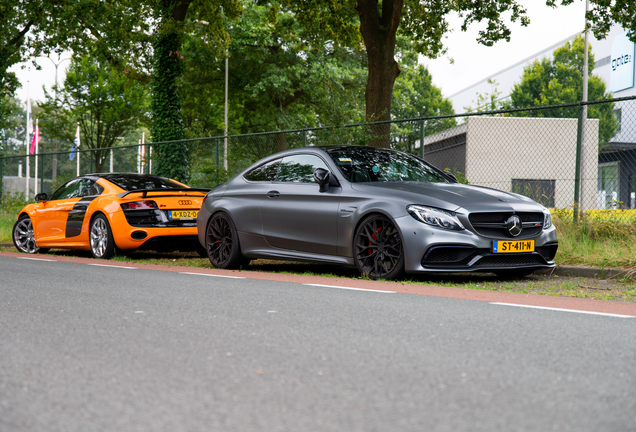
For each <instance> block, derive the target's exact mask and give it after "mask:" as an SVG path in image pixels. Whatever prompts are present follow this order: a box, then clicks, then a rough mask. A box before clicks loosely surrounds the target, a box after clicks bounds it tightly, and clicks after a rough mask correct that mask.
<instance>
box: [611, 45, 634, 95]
mask: <svg viewBox="0 0 636 432" xmlns="http://www.w3.org/2000/svg"><path fill="white" fill-rule="evenodd" d="M611 60H612V62H611V71H610V92H612V93H616V92H618V91H621V90H625V89H628V88H632V87H634V42H632V41H630V40H629V38H628V37H627V33H623V34H621V35H617V36H616V37H615V38H614V42H612V57H611Z"/></svg>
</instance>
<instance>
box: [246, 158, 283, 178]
mask: <svg viewBox="0 0 636 432" xmlns="http://www.w3.org/2000/svg"><path fill="white" fill-rule="evenodd" d="M279 165H280V159H276V160H275V161H271V162H268V163H266V164H263V165H261V166H258V167H256V168H254V169H253V170H251V171H250V172H248V173H247V174H245V176H244V177H245V178H246V179H247V180H249V181H274V180H275V179H276V173H277V172H278V166H279Z"/></svg>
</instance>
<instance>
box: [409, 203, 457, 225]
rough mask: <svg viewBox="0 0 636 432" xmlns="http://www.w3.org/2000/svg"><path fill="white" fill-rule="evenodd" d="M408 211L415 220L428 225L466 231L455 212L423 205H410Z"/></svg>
mask: <svg viewBox="0 0 636 432" xmlns="http://www.w3.org/2000/svg"><path fill="white" fill-rule="evenodd" d="M406 210H407V211H408V212H409V214H410V215H411V216H413V217H414V218H415V219H417V220H418V221H420V222H424V223H425V224H428V225H433V226H436V227H439V228H444V229H449V230H457V231H459V230H463V229H464V226H463V225H462V223H461V222H460V221H459V219H457V216H456V214H455V212H451V211H447V210H442V209H438V208H433V207H426V206H421V205H410V206H407V207H406Z"/></svg>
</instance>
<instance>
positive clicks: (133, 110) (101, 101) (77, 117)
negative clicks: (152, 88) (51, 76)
mask: <svg viewBox="0 0 636 432" xmlns="http://www.w3.org/2000/svg"><path fill="white" fill-rule="evenodd" d="M45 96H46V99H47V102H46V103H44V104H42V108H43V109H44V112H45V116H43V118H42V119H41V120H42V121H41V128H42V129H43V130H48V131H50V136H52V137H54V138H61V139H65V140H67V142H69V143H70V142H72V141H73V138H74V136H75V131H76V124H77V123H79V126H80V133H81V142H82V145H81V146H82V148H89V149H93V150H97V151H93V152H91V155H92V158H93V162H94V164H95V165H94V166H95V170H96V171H97V172H102V170H103V167H104V162H105V160H106V159H107V157H108V156H109V152H108V151H106V150H99V149H104V148H108V147H113V146H115V145H116V143H117V140H118V139H119V138H120V137H124V136H126V135H127V134H128V133H129V132H130V131H132V130H134V129H136V128H137V127H138V126H139V125H140V124H141V123H147V121H148V100H149V96H148V93H147V91H146V89H145V88H144V86H142V85H141V84H140V83H138V82H136V81H133V80H131V79H130V78H128V77H127V76H126V75H124V74H123V73H121V72H118V71H117V70H115V69H114V68H112V67H111V66H110V65H109V64H108V63H106V62H105V61H101V62H100V61H99V60H97V59H96V58H95V57H81V58H77V57H74V58H73V60H72V61H71V65H70V66H69V69H68V70H67V72H66V78H65V80H64V87H63V88H62V89H60V90H59V91H58V97H57V99H56V98H55V97H54V96H51V95H49V94H48V93H45Z"/></svg>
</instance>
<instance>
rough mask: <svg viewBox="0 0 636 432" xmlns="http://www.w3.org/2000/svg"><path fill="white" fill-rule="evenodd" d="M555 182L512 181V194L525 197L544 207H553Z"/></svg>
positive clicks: (535, 180) (536, 180)
mask: <svg viewBox="0 0 636 432" xmlns="http://www.w3.org/2000/svg"><path fill="white" fill-rule="evenodd" d="M555 183H556V180H540V179H512V192H514V193H518V194H520V195H525V196H527V197H528V198H531V199H533V200H535V201H536V202H538V203H539V204H542V205H544V206H546V207H554V190H555Z"/></svg>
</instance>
